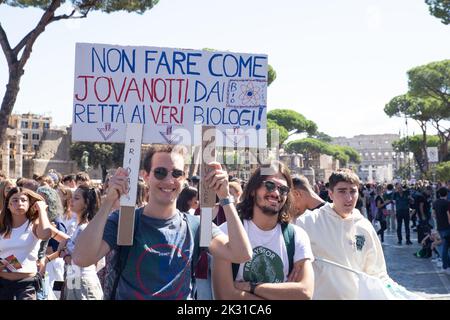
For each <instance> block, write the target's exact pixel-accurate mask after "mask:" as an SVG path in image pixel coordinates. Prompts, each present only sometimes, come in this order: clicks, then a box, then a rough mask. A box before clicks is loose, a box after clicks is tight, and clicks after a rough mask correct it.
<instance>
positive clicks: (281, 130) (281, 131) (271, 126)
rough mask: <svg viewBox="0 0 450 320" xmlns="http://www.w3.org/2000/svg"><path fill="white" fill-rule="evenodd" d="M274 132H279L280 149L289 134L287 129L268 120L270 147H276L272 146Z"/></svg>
mask: <svg viewBox="0 0 450 320" xmlns="http://www.w3.org/2000/svg"><path fill="white" fill-rule="evenodd" d="M272 130H278V139H279V141H278V146H277V147H280V146H281V145H282V144H283V143H284V142H285V141H286V139H287V138H288V137H289V133H288V131H287V130H286V128H285V127H283V126H280V125H279V124H277V123H276V122H275V121H273V120H271V119H268V120H267V145H268V146H270V147H274V146H273V145H272Z"/></svg>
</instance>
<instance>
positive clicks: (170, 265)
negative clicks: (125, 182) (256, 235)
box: [103, 208, 221, 300]
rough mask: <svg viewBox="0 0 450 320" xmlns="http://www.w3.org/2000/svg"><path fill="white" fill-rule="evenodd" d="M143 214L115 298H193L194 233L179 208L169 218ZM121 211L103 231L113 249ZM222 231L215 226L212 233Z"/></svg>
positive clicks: (215, 233)
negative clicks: (189, 229) (157, 217)
mask: <svg viewBox="0 0 450 320" xmlns="http://www.w3.org/2000/svg"><path fill="white" fill-rule="evenodd" d="M142 212H143V208H140V209H138V210H136V214H141V216H140V220H139V225H137V226H136V229H135V233H136V234H135V236H134V243H133V246H132V248H130V251H129V254H128V260H127V264H126V266H125V269H124V270H123V272H122V276H121V278H120V281H119V284H118V287H117V292H116V300H133V299H137V300H184V299H191V289H192V284H191V265H192V264H191V262H192V254H193V250H194V239H193V236H194V235H193V234H191V232H189V231H188V225H187V223H186V220H185V218H183V214H184V213H181V212H179V211H177V212H176V214H175V215H174V216H172V217H171V218H169V219H166V220H162V219H155V218H151V217H148V216H146V215H144V214H142ZM118 219H119V214H118V212H117V211H116V212H114V213H112V214H111V215H110V217H109V218H108V221H107V222H106V226H105V230H104V233H103V240H105V241H106V242H107V243H108V245H109V246H110V248H111V249H116V248H117V225H118ZM219 233H221V231H220V230H219V229H218V228H217V226H215V225H213V229H212V236H213V237H215V236H216V235H218V234H219Z"/></svg>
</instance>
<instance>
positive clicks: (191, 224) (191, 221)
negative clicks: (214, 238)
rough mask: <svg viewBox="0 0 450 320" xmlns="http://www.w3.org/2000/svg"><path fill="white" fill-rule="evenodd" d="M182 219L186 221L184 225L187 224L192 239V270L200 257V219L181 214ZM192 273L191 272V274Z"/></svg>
mask: <svg viewBox="0 0 450 320" xmlns="http://www.w3.org/2000/svg"><path fill="white" fill-rule="evenodd" d="M183 215H184V218H185V219H186V223H187V224H188V228H189V230H190V232H191V236H193V238H194V253H193V254H192V263H193V266H192V270H194V269H195V268H194V267H195V265H197V262H198V259H199V257H200V253H201V249H200V232H199V230H200V219H198V218H197V217H198V216H193V215H191V214H188V213H185V212H183ZM193 272H194V271H192V273H193Z"/></svg>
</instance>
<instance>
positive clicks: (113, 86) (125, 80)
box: [110, 77, 127, 102]
mask: <svg viewBox="0 0 450 320" xmlns="http://www.w3.org/2000/svg"><path fill="white" fill-rule="evenodd" d="M110 81H111V85H112V89H113V91H114V96H115V97H116V102H119V101H120V99H122V93H123V89H125V82H127V77H125V79H123V81H122V88H120V94H119V96H117V92H116V87H115V85H114V81H113V80H112V78H110Z"/></svg>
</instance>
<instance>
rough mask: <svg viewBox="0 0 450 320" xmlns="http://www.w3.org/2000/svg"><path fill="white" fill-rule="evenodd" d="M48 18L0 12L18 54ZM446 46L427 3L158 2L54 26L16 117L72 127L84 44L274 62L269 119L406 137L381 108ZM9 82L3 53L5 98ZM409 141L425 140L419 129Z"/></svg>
mask: <svg viewBox="0 0 450 320" xmlns="http://www.w3.org/2000/svg"><path fill="white" fill-rule="evenodd" d="M68 9H69V8H68V7H64V8H62V9H61V10H60V11H59V12H60V13H65V12H67V10H68ZM41 14H42V10H39V9H34V8H27V9H20V8H12V7H9V6H6V5H1V6H0V23H1V24H2V26H3V28H4V29H5V30H6V33H7V35H8V37H9V41H10V43H11V44H12V46H14V45H15V44H17V43H18V41H20V39H22V37H23V36H25V35H26V34H27V33H28V32H29V31H30V30H31V28H32V27H34V26H35V25H36V24H37V22H38V20H39V18H40V16H41ZM449 39H450V26H445V25H444V24H442V23H441V22H440V20H439V19H437V18H435V17H433V16H431V15H430V14H429V11H428V6H427V5H426V4H425V1H424V0H323V1H310V0H280V1H277V2H274V1H269V0H245V1H244V0H228V1H217V0H191V1H186V0H160V1H159V3H158V4H157V5H156V6H155V7H154V8H153V9H152V10H150V11H147V12H146V13H144V14H142V15H140V14H136V13H131V14H130V13H112V14H106V13H101V12H91V13H90V14H89V15H88V17H87V18H86V19H77V20H69V21H67V20H66V21H64V20H63V21H60V22H55V23H53V24H51V25H50V26H48V27H47V29H46V31H45V32H44V33H43V34H42V35H41V36H40V37H39V38H38V40H37V42H36V43H35V45H34V47H33V52H32V55H31V58H30V60H29V61H28V63H27V65H26V66H25V74H24V76H23V77H22V80H21V85H20V92H19V95H18V98H17V101H16V104H15V107H14V111H13V112H14V113H25V112H33V113H38V114H45V115H50V116H51V117H52V118H53V123H54V124H55V125H69V124H70V123H71V122H72V104H73V88H74V85H73V83H74V79H73V78H74V64H75V43H77V42H90V43H105V44H116V45H136V46H155V47H172V48H189V49H203V48H214V49H217V50H229V51H232V52H243V53H263V54H267V55H268V61H269V64H270V65H272V66H273V67H274V69H275V70H276V72H277V78H276V80H275V81H274V82H273V83H272V85H271V86H270V87H268V92H267V100H268V101H267V105H268V110H269V111H270V110H273V109H277V108H285V109H293V110H295V111H297V112H299V113H301V114H303V115H304V116H305V117H306V118H307V119H309V120H312V121H314V122H315V123H316V124H317V125H318V128H319V130H320V131H322V132H325V133H327V134H328V135H331V136H346V137H352V136H354V135H358V134H383V133H399V132H400V133H401V134H402V135H404V134H405V133H406V126H405V120H404V119H399V118H392V119H390V118H389V117H388V116H387V115H386V114H385V113H384V111H383V108H384V106H385V105H386V103H388V102H389V101H390V100H391V99H392V98H393V97H395V96H397V95H400V94H404V93H406V92H407V90H408V84H407V80H408V79H407V74H406V72H407V71H408V70H409V69H411V68H413V67H416V66H420V65H424V64H427V63H429V62H433V61H440V60H444V59H449V58H450V41H449ZM7 79H8V70H7V63H6V60H5V58H4V55H3V54H2V56H1V57H0V95H1V97H3V95H4V91H5V87H6V83H7ZM408 133H409V135H411V134H413V133H415V134H419V133H420V129H419V127H418V126H416V125H414V123H413V121H409V122H408Z"/></svg>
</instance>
